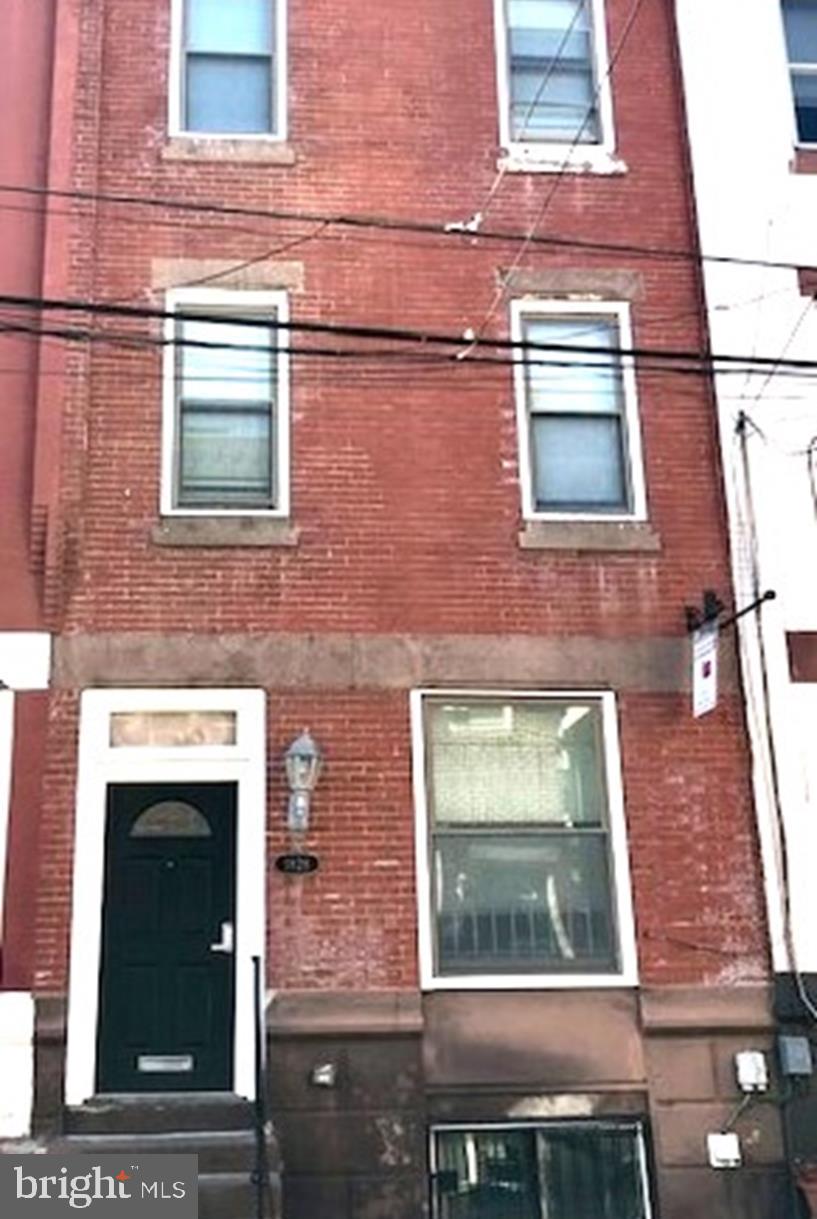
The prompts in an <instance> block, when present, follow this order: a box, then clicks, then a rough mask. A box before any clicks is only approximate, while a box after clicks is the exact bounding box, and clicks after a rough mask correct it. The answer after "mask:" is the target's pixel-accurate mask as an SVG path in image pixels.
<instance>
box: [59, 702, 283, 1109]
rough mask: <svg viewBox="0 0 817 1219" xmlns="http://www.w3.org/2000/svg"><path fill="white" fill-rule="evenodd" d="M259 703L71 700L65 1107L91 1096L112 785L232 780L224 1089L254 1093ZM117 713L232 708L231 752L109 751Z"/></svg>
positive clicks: (262, 798) (260, 890) (262, 736)
mask: <svg viewBox="0 0 817 1219" xmlns="http://www.w3.org/2000/svg"><path fill="white" fill-rule="evenodd" d="M265 706H266V699H265V694H264V691H263V690H258V689H255V690H250V689H226V690H221V689H198V690H176V689H169V688H163V689H157V690H145V689H128V690H113V689H111V690H86V691H84V692H83V694H82V697H81V700H80V735H79V769H78V776H77V795H76V818H75V827H74V863H73V885H72V894H73V896H72V908H71V965H70V976H69V986H68V1044H67V1050H66V1068H65V1100H66V1104H68V1105H81V1104H83V1103H84V1102H85V1101H86V1100H88V1099H89V1098H90V1097H91V1096H93V1095H94V1093H95V1091H96V1087H95V1083H96V1050H97V1019H98V1007H99V970H100V963H101V935H102V913H103V911H102V907H103V900H104V883H105V881H104V876H105V818H106V812H107V799H106V797H107V791H108V788H109V786H110V785H111V784H115V783H139V782H143V783H145V782H146V783H162V782H178V783H186V782H187V783H235V784H236V788H237V792H238V800H237V820H236V861H235V867H236V873H235V879H236V889H235V892H236V924H235V925H236V945H235V999H234V1004H235V1006H234V1034H233V1036H234V1048H233V1071H232V1091H234V1092H236V1093H238V1094H239V1095H240V1096H245V1097H248V1098H249V1099H252V1098H253V1097H254V1095H255V1042H254V1035H253V1029H254V1019H255V1012H254V989H253V987H254V984H253V975H252V958H253V956H259V957H260V958H261V965H262V973H263V968H264V960H265V928H266V913H265V910H266V906H265V879H266V878H265V867H266V851H265V830H266V809H267V802H266V767H265V761H266V733H265V718H266V717H265ZM117 711H137V712H138V711H145V712H149V711H174V712H185V711H234V712H235V713H236V717H237V736H236V744H235V745H231V746H224V745H219V746H207V745H202V746H185V745H181V746H174V747H155V748H154V747H150V746H143V747H124V748H123V747H117V746H112V745H111V744H110V718H111V715H112V714H113V713H115V712H117Z"/></svg>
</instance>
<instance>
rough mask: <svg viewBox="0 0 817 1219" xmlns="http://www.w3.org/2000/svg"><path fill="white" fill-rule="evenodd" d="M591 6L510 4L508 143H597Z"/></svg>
mask: <svg viewBox="0 0 817 1219" xmlns="http://www.w3.org/2000/svg"><path fill="white" fill-rule="evenodd" d="M591 4H592V0H525V3H518V2H515V0H509V3H508V4H507V6H506V28H507V46H508V63H507V71H508V92H509V110H510V114H509V119H510V135H511V139H512V140H516V141H520V142H525V141H528V140H530V141H532V142H535V141H548V142H551V143H573V142H576V143H577V144H598V143H600V142H601V119H600V113H599V106H598V96H597V95H598V88H597V82H596V53H595V47H594V45H593V27H592V11H591ZM540 15H541V22H540V21H537V17H539V16H540ZM522 21H525V22H527V23H530V24H526V25H522V24H521V22H522ZM534 23H535V24H534Z"/></svg>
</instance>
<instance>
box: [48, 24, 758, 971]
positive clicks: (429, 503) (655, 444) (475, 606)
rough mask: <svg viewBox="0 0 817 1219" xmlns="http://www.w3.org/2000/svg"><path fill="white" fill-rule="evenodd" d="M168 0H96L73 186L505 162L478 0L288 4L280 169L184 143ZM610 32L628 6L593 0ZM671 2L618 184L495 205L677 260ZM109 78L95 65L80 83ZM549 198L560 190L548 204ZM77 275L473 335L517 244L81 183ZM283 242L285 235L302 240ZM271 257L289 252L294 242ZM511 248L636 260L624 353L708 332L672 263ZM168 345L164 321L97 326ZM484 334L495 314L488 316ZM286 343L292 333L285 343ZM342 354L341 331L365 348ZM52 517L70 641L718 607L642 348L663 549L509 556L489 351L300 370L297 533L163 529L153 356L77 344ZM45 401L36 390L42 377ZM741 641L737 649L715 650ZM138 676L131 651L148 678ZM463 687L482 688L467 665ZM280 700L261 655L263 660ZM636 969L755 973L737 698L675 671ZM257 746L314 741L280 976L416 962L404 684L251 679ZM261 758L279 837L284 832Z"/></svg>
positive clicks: (502, 198) (357, 205) (645, 714)
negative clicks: (193, 208) (199, 206)
mask: <svg viewBox="0 0 817 1219" xmlns="http://www.w3.org/2000/svg"><path fill="white" fill-rule="evenodd" d="M169 10H170V5H169V0H128V4H127V6H125V7H124V8H123V6H122V5H121V4H114V3H113V2H112V0H108V2H107V3H102V4H100V3H99V2H98V0H93V2H91V0H85V3H84V4H82V5H81V6H80V21H81V34H82V38H83V41H82V48H83V49H82V61H81V62H82V80H83V82H84V83H83V84H82V85H81V87H80V88H79V90H78V93H77V101H76V109H75V113H74V147H75V154H74V180H75V183H76V185H78V186H81V187H82V188H83V189H92V190H98V191H102V192H105V191H108V192H119V191H123V190H126V191H128V192H131V193H134V194H140V195H146V196H157V197H162V198H172V199H178V200H183V201H199V202H215V203H220V204H224V205H230V204H236V203H237V204H240V205H241V206H242V207H245V208H255V209H260V210H274V209H282V210H286V211H289V212H298V211H313V212H319V213H322V214H323V213H340V212H360V213H371V214H378V213H379V214H383V215H388V216H405V217H411V218H427V219H433V220H436V221H446V220H457V219H464V218H466V217H467V216H469V215H470V214H471V213H472V212H473V211H474V210H475V208H477V207H479V206H480V204H481V203H482V202H483V200H484V198H485V196H486V193H487V192H488V190H489V189H490V187H491V185H492V183H493V181H494V175H495V167H496V153H497V139H498V136H497V120H496V102H495V63H494V52H493V11H492V6H491V4H490V3H489V0H480V3H478V4H474V3H472V2H471V0H450V3H447V4H444V5H443V4H439V3H437V2H436V0H412V2H411V3H407V2H406V0H398V2H396V3H394V4H392V5H390V6H389V9H388V12H385V11H384V10H382V9H380V8H377V7H376V6H372V5H371V4H370V3H368V0H351V2H350V3H346V4H343V5H339V4H337V3H335V2H334V0H332V2H331V3H330V0H322V2H319V0H292V3H291V4H290V50H291V57H290V85H289V99H290V126H291V130H290V145H291V147H292V150H293V151H294V154H295V158H296V163H295V164H294V165H293V166H281V165H274V164H268V163H255V164H253V163H251V162H247V161H246V160H240V161H234V162H226V161H223V160H221V161H219V160H211V161H206V160H197V161H185V160H179V159H173V157H172V156H171V155H170V154H172V152H173V149H172V148H169V146H168V142H167V138H166V112H167V111H166V97H167V88H168V83H167V60H168V40H169ZM608 11H609V34H610V43H611V47H612V48H614V49H615V48H616V47H617V45H618V42H619V39H620V37H621V35H622V33H623V30H624V27H625V22H626V20H627V16H628V13H629V12H630V11H631V10H630V5H629V3H626V2H625V0H609V4H608ZM669 21H670V16H669V11H668V7H667V6H666V5H659V4H656V3H653V4H649V3H648V4H645V5H643V6H642V8H641V10H640V11H639V14H638V18H637V22H636V24H635V27H634V28H633V31H632V32H631V34H630V36H629V40H628V42H627V43H626V46H625V48H624V50H623V52H622V53H621V56H620V58H619V60H618V62H617V64H616V67H615V72H614V83H613V98H614V109H615V116H616V125H617V133H618V142H619V153H620V155H621V157H622V159H623V160H624V161H625V162H626V164H627V166H628V171H627V173H626V174H622V175H614V176H598V175H592V176H591V175H582V174H567V175H565V176H564V177H563V178H560V179H558V180H557V179H556V178H555V177H554V176H552V175H539V174H514V173H509V174H507V175H506V176H505V178H504V180H503V182H502V185H501V186H500V188H499V190H498V192H497V194H496V196H495V203H494V205H493V206H492V209H491V212H490V216H489V219H488V224H489V225H490V227H496V228H501V227H507V228H508V229H511V230H513V231H514V232H524V231H525V230H526V229H527V228H528V227H529V226H530V225H531V224H532V223H533V222H534V221H535V220H537V218H538V217H540V213H541V210H542V206H543V203H544V201H545V200H550V202H549V206H548V208H547V211H546V214H545V216H544V218H542V219H541V220H540V221H539V223H538V225H537V231H538V232H539V233H540V234H542V235H550V236H558V237H575V238H577V239H579V240H591V241H598V240H604V241H611V242H616V243H623V244H628V243H633V244H635V245H638V246H648V247H655V248H668V249H675V250H686V249H690V248H691V247H692V246H693V245H694V234H693V233H692V231H691V228H690V220H689V212H688V199H687V187H686V182H685V173H686V165H685V160H684V156H683V148H682V143H681V137H680V129H679V106H678V100H677V97H676V95H675V93H674V85H673V82H674V80H675V76H674V72H675V68H674V61H673V57H672V51H671V40H670V29H669V24H668V23H669ZM100 82H101V84H100ZM551 196H552V198H551ZM78 210H79V213H80V215H79V216H78V217H77V218H76V220H75V222H74V237H73V241H72V244H71V246H70V272H69V275H68V282H69V283H70V285H71V290H72V291H73V293H75V294H76V295H79V296H81V295H83V294H88V295H91V296H94V297H96V298H98V299H105V300H114V301H124V302H133V303H138V304H143V305H155V306H160V305H161V304H162V295H161V293H160V292H158V291H157V290H156V289H155V287H154V278H155V265H154V264H155V263H156V262H157V261H158V260H168V259H171V260H173V259H177V260H185V266H186V267H187V268H188V269H189V268H190V267H192V266H195V264H196V260H207V259H220V260H227V261H235V262H240V261H244V260H248V259H252V258H256V257H259V256H260V255H262V254H263V253H264V252H269V260H268V264H267V269H268V271H269V267H270V266H272V267H273V270H274V264H275V262H276V261H277V260H284V261H286V262H287V264H288V265H290V264H291V263H292V262H293V261H296V262H298V263H299V264H301V266H302V279H303V288H302V290H297V291H293V293H292V296H291V306H292V316H293V319H294V320H295V321H298V320H317V319H319V320H321V321H327V322H335V323H365V324H368V325H383V326H399V327H412V328H418V329H421V328H426V329H429V330H437V331H445V332H451V333H461V332H462V331H463V330H464V329H465V328H466V327H467V326H474V325H479V324H480V323H481V322H482V320H483V318H484V316H485V314H486V312H487V310H488V309H489V307H490V305H491V303H492V301H493V300H494V295H495V290H496V285H497V276H498V274H499V273H500V272H501V270H502V269H503V268H507V267H509V266H510V265H511V264H512V263H513V262H514V259H515V258H516V256H517V254H518V251H519V243H518V242H511V241H509V242H508V243H507V244H504V245H503V244H496V243H488V242H485V241H484V240H481V239H479V238H476V239H472V238H452V237H442V236H440V237H430V236H423V235H416V234H414V235H413V234H408V233H399V234H395V233H385V232H381V231H377V230H369V229H366V230H349V229H345V228H343V227H340V226H331V225H330V226H328V227H323V228H321V227H320V226H318V225H316V224H313V223H303V222H297V223H296V222H293V221H287V222H280V221H272V220H268V219H264V218H260V217H259V218H248V217H242V218H238V217H229V216H220V215H217V214H212V215H211V214H208V213H199V214H185V213H182V212H179V211H173V210H171V209H162V208H150V209H147V208H144V209H143V208H137V207H134V206H128V205H112V204H99V205H97V206H94V207H90V206H86V205H83V206H82V207H81V208H79V209H78ZM296 241H297V242H300V244H298V245H297V246H296V247H292V246H291V243H293V242H296ZM285 247H289V248H285ZM522 267H523V269H527V270H531V271H553V270H556V269H567V270H575V271H585V270H590V271H592V270H606V271H609V270H613V271H616V272H632V273H634V274H635V275H637V276H638V277H639V279H638V283H639V284H640V289H639V293H638V299H637V300H636V301H635V302H634V304H633V324H634V341H635V344H636V346H645V347H650V348H663V349H667V350H670V349H689V348H697V347H699V346H700V344H701V342H702V332H701V325H700V321H699V317H698V304H699V297H698V282H697V277H696V272H695V268H694V265H693V264H691V263H687V262H685V261H683V260H679V259H672V258H667V257H659V256H650V257H644V256H642V255H639V254H637V253H631V254H611V253H610V252H609V251H607V252H598V253H593V252H590V251H586V250H584V251H583V250H580V249H578V248H571V247H566V248H565V247H561V246H554V247H552V248H550V247H535V248H534V247H532V248H531V249H530V250H529V251H528V252H527V253H526V255H525V258H524V260H523V262H522ZM93 324H94V325H95V326H96V327H104V326H106V325H108V326H109V328H111V329H114V330H118V331H121V330H122V329H123V328H124V327H126V325H127V326H130V325H132V329H133V332H134V334H135V335H137V336H141V337H144V336H148V337H150V336H152V337H154V338H155V337H157V336H158V334H159V329H158V324H156V323H150V322H145V323H133V324H131V323H128V324H125V323H122V322H118V321H117V322H115V323H114V322H111V323H103V322H99V321H97V322H95V323H93ZM489 333H491V334H496V335H498V336H502V337H507V334H508V309H507V303H506V302H505V303H503V304H502V306H501V307H500V308H499V309H498V310H497V312H496V314H495V316H494V318H493V320H492V323H491V325H490V327H489ZM302 342H305V340H304V339H302V338H297V339H296V343H302ZM358 346H359V344H358ZM60 385H61V391H60V392H61V394H62V400H61V401H62V407H63V410H64V428H63V468H64V471H65V474H64V478H63V488H62V503H61V512H62V536H63V537H64V538H65V539H66V544H65V545H64V546H63V547H62V548H61V549H60V551H59V554H56V555H55V556H54V557H53V563H54V570H53V571H52V587H54V588H56V589H58V590H59V593H60V596H59V598H58V602H59V604H58V608H57V610H56V611H55V613H56V619H55V620H57V621H58V622H59V625H60V626H61V628H62V630H63V631H64V632H66V634H68V635H72V636H73V635H81V634H91V635H92V634H94V633H97V632H102V631H105V632H123V633H129V632H133V631H154V632H162V631H166V632H172V633H186V634H188V635H189V634H193V633H198V634H202V635H213V634H216V633H219V632H231V631H232V632H246V633H248V634H250V635H259V636H260V635H263V634H266V633H268V632H289V631H298V632H313V633H316V634H320V633H322V632H333V633H334V632H341V631H350V632H356V633H367V632H378V633H381V634H389V633H397V632H401V633H408V632H415V633H419V634H435V633H446V634H448V635H457V634H459V635H467V636H475V635H476V636H479V635H482V634H516V635H520V636H529V637H532V636H576V635H584V636H598V637H605V638H608V639H623V640H624V639H627V640H629V639H633V638H644V639H648V638H654V637H657V636H666V635H674V636H677V637H681V636H682V635H683V631H684V622H683V612H682V611H683V605H684V604H685V603H687V602H691V601H695V600H697V599H698V597H699V595H700V591H701V590H702V589H703V588H705V587H714V588H717V589H718V590H719V591H720V592H721V593H722V594H723V595H724V597H725V598H726V597H728V588H727V571H728V556H727V550H726V540H725V532H724V527H723V518H722V510H721V505H720V482H719V468H718V463H717V458H716V452H715V440H714V430H713V424H712V415H711V403H710V398H709V394H708V390H707V387H706V386H705V384H704V383H702V382H701V381H700V380H699V379H698V378H696V377H690V376H682V375H679V374H671V373H668V372H666V371H662V372H658V371H655V370H654V369H644V368H643V367H642V368H641V369H639V371H638V391H639V408H640V416H641V425H642V430H643V440H644V449H645V464H646V480H647V493H648V500H649V505H650V520H651V523H652V524H653V526H654V527H655V528H656V529H657V531H658V532H659V534H660V537H661V542H662V549H661V551H660V553H658V554H651V555H648V556H645V555H638V554H617V555H611V554H604V553H600V552H596V553H584V554H581V553H576V552H566V553H564V554H554V553H548V552H540V551H523V550H521V549H520V548H519V546H518V544H517V532H518V529H519V526H520V507H519V485H518V469H517V436H516V422H515V415H514V404H513V392H512V383H511V370H510V369H509V368H506V367H503V368H496V369H493V370H492V369H484V368H483V369H476V368H474V367H469V365H468V364H467V362H466V363H463V364H459V365H457V366H455V367H451V368H449V367H436V366H435V367H434V368H432V369H430V370H429V369H417V368H412V367H411V366H408V365H403V364H400V365H395V364H393V363H391V362H384V361H371V362H367V363H363V362H360V361H359V360H355V361H341V360H337V361H327V360H325V359H319V358H317V357H311V358H310V357H303V358H301V359H297V358H296V360H295V362H294V367H293V373H292V394H293V398H292V411H293V453H294V457H293V470H292V472H293V523H294V525H295V526H296V527H297V528H298V529H299V530H300V536H299V541H298V545H297V546H295V547H291V548H286V549H283V548H247V549H233V550H231V549H229V548H227V549H218V550H216V549H198V548H184V549H181V548H173V547H166V546H163V547H159V546H157V545H156V544H155V543H154V542H153V541H152V540H151V529H152V527H153V526H154V525H155V524H156V522H157V519H158V499H159V480H158V470H159V448H160V415H161V395H160V390H161V353H160V351H159V350H158V349H152V350H140V349H136V350H126V349H123V348H122V347H119V346H111V345H108V344H104V343H95V344H93V345H92V346H90V348H88V349H82V350H80V351H79V352H76V353H74V354H72V356H71V357H70V359H69V361H68V363H67V366H66V368H65V376H64V377H63V378H62V380H61V382H60ZM52 392H53V391H52ZM724 646H725V647H726V648H729V647H730V646H731V645H730V644H729V643H726V644H725V645H724ZM152 679H153V680H156V679H157V675H156V674H151V673H149V672H146V673H145V679H144V684H146V685H150V684H151V680H152ZM461 680H462V682H463V683H464V684H468V683H469V681H470V680H471V678H470V677H469V674H468V673H463V674H462V675H461ZM269 684H270V686H271V687H272V688H273V689H274V687H275V680H274V674H271V675H270V681H269ZM74 714H75V704H74V696H73V693H72V692H69V691H61V692H59V693H58V694H56V695H55V697H54V700H53V703H52V723H51V748H50V754H49V762H48V773H47V785H46V787H47V795H46V806H45V817H46V826H45V833H44V847H43V859H42V878H43V882H44V884H43V887H42V889H41V892H40V897H39V903H38V914H37V919H38V924H37V925H38V943H39V947H38V964H37V984H38V986H39V987H40V988H41V989H42V990H49V989H60V988H61V987H63V986H64V982H65V971H66V955H67V926H68V915H69V908H70V907H69V898H70V894H69V869H70V838H71V825H72V818H73V812H72V806H73V798H74V797H73V783H74V773H73V768H74V765H75V749H76V739H75V721H74V719H73V716H74ZM620 715H621V726H622V733H623V756H624V781H625V793H626V799H627V816H628V825H629V831H630V847H631V856H632V865H633V876H634V888H635V900H636V915H637V923H638V931H639V949H640V959H641V967H642V975H643V977H644V978H645V980H648V981H652V982H656V983H664V982H686V983H692V982H696V981H704V980H706V981H713V982H714V981H725V980H748V979H752V978H757V977H759V976H762V974H763V973H764V970H765V967H766V966H765V957H764V950H763V942H764V934H765V933H764V928H763V923H762V915H761V913H760V907H761V889H760V883H759V877H758V870H757V865H756V862H755V854H756V852H755V843H754V837H753V830H752V823H751V815H750V806H749V789H748V765H747V757H746V753H745V749H744V745H743V724H742V719H741V714H740V711H739V708H738V703H737V700H736V696H734V695H730V696H729V697H728V699H727V700H726V703H725V705H724V706H723V707H722V709H720V710H719V711H718V712H717V713H716V714H714V715H712V716H710V717H708V718H707V719H706V720H705V721H703V722H701V723H699V724H693V722H692V721H691V719H690V713H689V709H688V705H687V698H686V696H683V695H681V694H673V695H658V694H651V695H647V694H638V693H632V694H630V693H628V694H627V695H625V696H624V697H623V698H622V700H621V704H620ZM270 718H271V723H272V737H271V741H270V751H271V753H270V756H271V758H272V759H277V758H278V757H279V756H280V752H281V749H282V748H283V747H284V746H285V744H286V743H287V742H288V740H289V739H290V738H291V735H292V734H293V733H294V732H295V731H297V730H298V729H300V728H301V727H302V726H303V724H304V723H308V724H309V726H310V727H311V729H312V731H313V732H314V733H315V735H316V737H317V738H318V739H320V740H321V743H322V745H323V746H324V748H325V751H326V756H327V759H328V762H327V770H326V774H325V777H324V779H323V780H322V782H321V786H320V788H319V792H318V795H317V798H316V805H315V807H316V813H315V848H316V850H318V853H319V854H320V857H321V870H320V872H319V873H318V875H317V876H315V877H309V878H306V879H303V880H285V879H284V878H282V877H280V876H279V875H278V874H277V873H275V872H274V871H273V872H272V873H271V876H270V880H269V885H270V910H271V911H272V915H271V918H272V922H271V926H270V949H271V952H270V970H271V975H272V980H273V982H274V984H275V985H280V986H304V987H324V988H326V987H330V986H336V987H371V988H379V987H409V986H412V985H415V984H416V980H417V977H416V949H415V940H416V936H415V920H416V913H415V900H414V893H413V848H412V840H413V809H412V801H411V788H410V756H409V755H410V748H409V744H410V743H409V728H408V712H407V699H406V695H405V691H388V692H386V691H378V690H377V689H370V690H366V691H356V692H354V693H342V692H338V691H337V690H331V691H327V692H325V693H324V694H322V695H319V694H318V693H313V694H311V695H310V696H309V697H308V698H307V697H306V696H293V695H292V694H291V693H283V692H279V693H273V695H272V700H271V717H270ZM283 802H284V801H283V792H282V790H281V785H280V775H279V774H278V773H277V772H275V773H273V774H272V784H271V794H270V830H269V847H270V850H271V851H272V852H276V851H278V850H280V849H281V848H282V846H283V840H282V835H281V830H280V826H281V811H282V808H283Z"/></svg>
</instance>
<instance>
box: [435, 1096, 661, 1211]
mask: <svg viewBox="0 0 817 1219" xmlns="http://www.w3.org/2000/svg"><path fill="white" fill-rule="evenodd" d="M577 1126H582V1127H585V1128H586V1129H588V1130H589V1129H596V1130H598V1129H608V1130H609V1129H615V1130H620V1129H622V1128H624V1129H628V1128H629V1129H631V1130H632V1131H633V1134H634V1135H635V1136H636V1141H637V1144H638V1166H639V1176H640V1177H641V1191H642V1194H643V1196H644V1204H645V1206H644V1215H645V1219H652V1215H653V1204H652V1191H651V1188H650V1171H649V1164H648V1161H647V1139H646V1129H645V1122H644V1120H643V1119H641V1118H638V1117H633V1118H628V1117H625V1118H622V1119H621V1121H611V1120H610V1119H609V1118H603V1117H600V1118H580V1117H576V1118H555V1119H548V1118H539V1119H537V1118H529V1119H527V1120H525V1119H522V1120H520V1121H515V1122H432V1124H431V1125H430V1127H429V1133H428V1148H429V1150H428V1164H429V1171H430V1173H431V1175H432V1177H434V1176H436V1174H437V1171H438V1165H437V1140H436V1137H435V1136H436V1135H437V1134H443V1133H445V1132H446V1131H449V1130H453V1131H456V1130H464V1131H467V1132H474V1133H479V1132H481V1131H490V1130H540V1129H542V1128H546V1127H551V1128H555V1129H565V1128H566V1127H571V1128H575V1127H577ZM437 1215H438V1211H437V1208H436V1196H435V1192H434V1191H432V1219H437Z"/></svg>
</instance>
